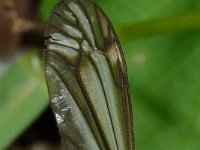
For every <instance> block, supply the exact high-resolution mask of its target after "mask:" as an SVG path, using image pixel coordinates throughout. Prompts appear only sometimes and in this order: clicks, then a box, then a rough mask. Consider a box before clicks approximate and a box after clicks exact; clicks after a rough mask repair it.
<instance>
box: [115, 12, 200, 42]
mask: <svg viewBox="0 0 200 150" xmlns="http://www.w3.org/2000/svg"><path fill="white" fill-rule="evenodd" d="M192 29H200V12H191V13H187V14H182V15H177V16H170V17H165V18H161V19H154V20H150V21H144V22H139V23H134V24H131V25H123V26H119V27H118V28H117V31H118V34H119V36H120V37H122V39H124V40H126V41H127V40H130V39H133V38H139V37H146V36H153V35H160V34H170V33H176V32H183V31H188V30H192Z"/></svg>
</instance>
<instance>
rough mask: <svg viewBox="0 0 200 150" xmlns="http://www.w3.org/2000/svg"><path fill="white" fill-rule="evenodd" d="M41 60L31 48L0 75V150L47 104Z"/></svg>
mask: <svg viewBox="0 0 200 150" xmlns="http://www.w3.org/2000/svg"><path fill="white" fill-rule="evenodd" d="M40 59H41V58H40V57H39V56H38V53H36V51H30V52H28V53H27V54H24V56H22V57H20V58H18V59H17V60H16V61H15V62H13V63H12V64H11V65H10V66H9V68H7V69H6V70H5V71H4V73H3V74H1V76H0V141H1V142H0V149H5V147H6V146H8V144H10V143H11V142H12V141H13V140H14V139H15V138H17V136H19V135H20V134H21V133H22V132H23V131H24V130H25V129H26V128H27V127H28V126H29V125H30V124H31V123H32V122H33V120H35V119H36V117H37V116H38V115H40V114H41V112H42V111H44V109H45V108H46V106H47V103H48V101H47V96H48V95H47V90H46V86H45V79H44V75H43V70H42V68H43V67H42V66H43V65H41V60H40Z"/></svg>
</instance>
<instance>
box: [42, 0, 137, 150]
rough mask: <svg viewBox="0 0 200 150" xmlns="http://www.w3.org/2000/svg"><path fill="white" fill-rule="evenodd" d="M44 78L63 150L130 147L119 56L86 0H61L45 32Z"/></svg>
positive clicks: (110, 32) (108, 27)
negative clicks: (64, 149)
mask: <svg viewBox="0 0 200 150" xmlns="http://www.w3.org/2000/svg"><path fill="white" fill-rule="evenodd" d="M45 39H46V40H45V44H46V47H47V50H46V51H45V54H44V55H45V63H46V79H47V85H48V91H49V97H50V102H51V107H52V109H53V112H54V115H55V118H56V120H57V124H58V128H59V131H60V134H61V137H62V143H63V145H64V146H65V148H66V149H69V150H82V149H83V150H134V142H133V124H132V110H131V100H130V95H129V87H128V80H127V71H126V65H125V60H124V57H123V54H122V50H121V46H120V43H119V40H118V37H117V35H116V33H115V31H114V28H113V26H112V24H111V22H110V21H109V19H108V18H107V16H106V15H105V13H104V12H103V11H102V10H101V9H100V8H99V7H98V6H97V5H96V4H95V3H94V2H93V1H91V0H61V1H60V2H59V3H58V4H57V5H56V6H55V8H54V9H53V11H52V13H51V15H50V18H49V22H48V25H47V28H46V31H45Z"/></svg>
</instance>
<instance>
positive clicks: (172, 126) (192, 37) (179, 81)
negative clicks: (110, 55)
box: [0, 0, 200, 150]
mask: <svg viewBox="0 0 200 150" xmlns="http://www.w3.org/2000/svg"><path fill="white" fill-rule="evenodd" d="M56 2H57V0H41V6H40V12H41V14H40V15H41V17H42V18H43V20H44V21H46V20H47V18H48V16H49V13H50V11H51V8H52V7H53V6H54V4H55V3H56ZM97 3H98V4H99V5H100V6H101V7H102V9H103V10H104V11H105V12H106V13H107V14H108V16H109V18H110V19H111V21H112V22H113V25H114V26H115V27H116V29H120V30H121V28H123V27H125V26H127V25H129V24H134V23H140V22H141V21H147V22H148V21H152V20H154V19H156V18H160V19H162V20H165V18H168V16H169V17H173V16H179V15H181V16H184V15H182V14H199V13H200V1H199V0H155V1H149V0H143V1H141V0H97ZM191 17H192V15H191ZM196 19H198V20H200V17H199V18H198V15H196ZM151 23H152V22H151ZM191 23H192V22H191ZM165 24H166V25H168V26H169V27H173V21H172V22H167V21H166V22H165ZM146 25H147V26H146V29H148V23H147V24H146ZM151 25H152V24H151ZM143 28H144V27H143ZM160 28H162V26H158V27H157V29H158V31H159V30H160ZM148 30H150V29H148ZM154 30H156V28H154ZM117 32H119V30H117ZM169 33H170V34H168V33H167V32H165V33H162V34H159V32H158V33H157V36H155V35H154V36H148V37H145V35H143V36H138V37H140V38H134V39H130V38H129V39H127V38H126V37H127V36H123V33H121V32H120V37H119V38H120V40H122V41H123V42H122V47H123V50H124V54H125V58H126V60H127V66H128V75H129V82H130V88H131V94H132V98H133V109H134V124H135V127H134V128H135V139H136V148H137V149H138V150H169V149H170V150H199V149H200V144H199V139H200V117H199V116H200V96H199V89H200V77H199V76H200V70H199V68H200V27H199V28H197V27H196V28H195V29H192V30H191V29H190V30H187V28H186V29H185V31H184V32H176V33H172V32H169ZM125 34H126V35H127V34H128V33H125ZM137 34H139V32H137ZM31 55H32V54H30V56H29V57H28V58H29V59H27V56H25V57H22V58H21V59H22V60H19V61H18V62H17V64H16V65H12V67H11V68H10V69H9V71H7V72H6V73H5V74H4V75H3V76H2V77H0V81H1V87H2V88H1V89H0V92H1V93H0V96H1V95H3V97H1V101H0V104H1V106H0V107H1V108H3V109H0V114H1V115H4V116H5V117H3V118H5V119H7V120H5V121H10V124H11V125H13V124H16V126H14V127H13V126H11V127H9V128H7V129H8V130H9V129H10V130H11V129H12V130H14V131H13V132H6V128H5V127H4V126H0V133H1V130H5V132H4V133H7V134H6V136H5V137H7V136H9V135H8V133H9V134H10V133H12V134H13V136H10V137H16V136H17V134H19V133H20V131H22V128H23V127H24V128H25V126H26V125H28V124H27V123H30V122H31V121H30V120H29V119H30V118H32V119H31V120H33V118H34V117H36V116H37V115H36V114H39V112H41V111H42V109H43V108H44V106H45V105H46V100H47V93H46V92H45V88H44V86H45V85H44V81H43V80H44V79H43V78H40V77H39V76H37V75H36V74H37V73H36V74H34V69H30V68H31V67H30V66H31V64H30V63H28V64H29V65H30V66H29V65H27V60H29V61H30V60H31V59H30V58H31V57H32V56H31ZM34 55H35V54H33V56H34ZM24 58H26V59H25V60H26V61H25V60H24ZM23 60H24V61H23ZM15 71H16V72H15ZM40 71H41V70H40ZM41 72H42V71H41ZM13 73H14V74H16V78H12V80H11V79H10V78H9V77H10V76H11V74H13ZM38 77H39V78H38ZM41 79H42V80H41ZM32 81H34V82H33V85H34V86H33V87H31V89H30V87H29V86H28V85H29V82H31V83H32ZM41 81H42V83H41V84H40V82H41ZM6 82H7V83H6ZM2 83H4V84H2ZM2 85H3V86H2ZM7 86H8V87H9V88H8V87H7ZM26 86H28V88H26ZM6 87H7V88H6ZM10 87H12V88H11V89H12V91H11V89H10ZM14 89H16V90H14ZM23 89H24V90H23ZM20 90H21V91H20ZM26 90H28V92H26ZM3 91H5V93H7V96H6V94H5V93H3ZM9 91H10V92H9ZM22 91H23V92H22ZM39 92H40V94H39ZM20 95H21V97H22V98H20V99H19V98H18V97H19V96H20ZM13 97H17V100H18V99H19V101H20V102H16V101H17V100H16V101H14V99H13ZM2 99H3V101H2ZM7 99H8V100H7ZM12 100H13V101H12ZM7 101H8V102H7ZM16 103H17V104H16ZM26 103H28V104H26ZM33 103H35V104H33ZM6 104H9V105H12V107H15V106H16V107H22V108H23V109H18V111H26V113H23V112H22V114H25V117H24V118H23V117H22V116H20V115H21V114H20V113H14V115H15V116H8V115H9V114H10V113H2V110H6V111H9V109H10V111H11V112H13V110H14V109H11V107H10V106H9V105H6ZM20 104H21V105H20ZM31 104H32V105H31ZM4 105H5V106H4ZM31 106H32V107H31ZM33 106H34V108H35V109H34V111H30V110H31V109H32V108H33ZM36 106H37V107H36ZM16 112H17V111H16ZM6 115H7V116H8V118H6V117H7V116H6ZM11 117H12V118H11ZM0 118H2V117H1V116H0ZM20 118H21V119H20ZM20 120H21V121H20ZM17 121H18V122H20V123H21V122H22V123H24V124H23V125H22V124H21V125H20V123H16V122H17ZM0 123H1V120H0ZM3 127H4V128H3ZM0 137H2V136H0ZM11 139H12V138H10V140H11ZM5 140H7V141H8V140H9V139H8V138H7V139H6V138H5ZM0 141H1V139H0ZM0 143H1V142H0ZM7 143H8V142H7ZM0 149H1V148H0Z"/></svg>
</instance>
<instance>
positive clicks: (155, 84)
mask: <svg viewBox="0 0 200 150" xmlns="http://www.w3.org/2000/svg"><path fill="white" fill-rule="evenodd" d="M199 43H200V31H193V32H188V33H185V34H177V35H175V34H174V35H171V36H157V37H152V38H143V39H138V40H134V41H130V42H128V43H127V44H125V45H124V47H125V56H126V58H127V64H128V71H129V80H130V84H131V88H132V91H134V95H133V98H134V111H135V113H134V115H135V118H134V121H135V133H136V136H135V139H136V147H137V149H148V150H151V149H152V150H154V149H159V150H169V149H170V150H188V149H190V150H198V149H200V146H199V138H200V125H199V113H200V109H199V107H200V96H199V89H200V78H199V75H200V70H199V69H198V68H200V61H199V58H200V46H199Z"/></svg>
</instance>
